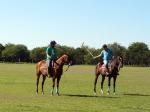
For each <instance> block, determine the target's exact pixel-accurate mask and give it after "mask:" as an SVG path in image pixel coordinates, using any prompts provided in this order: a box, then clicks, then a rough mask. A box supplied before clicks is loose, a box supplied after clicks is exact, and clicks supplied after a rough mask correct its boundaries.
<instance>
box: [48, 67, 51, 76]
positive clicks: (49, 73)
mask: <svg viewBox="0 0 150 112" xmlns="http://www.w3.org/2000/svg"><path fill="white" fill-rule="evenodd" d="M48 77H49V78H50V77H52V69H51V67H48Z"/></svg>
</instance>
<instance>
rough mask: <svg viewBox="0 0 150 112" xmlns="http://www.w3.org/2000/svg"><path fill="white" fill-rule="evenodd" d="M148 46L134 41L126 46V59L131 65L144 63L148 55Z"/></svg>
mask: <svg viewBox="0 0 150 112" xmlns="http://www.w3.org/2000/svg"><path fill="white" fill-rule="evenodd" d="M148 53H149V49H148V46H147V45H146V44H145V43H143V42H134V43H132V44H131V45H130V46H129V47H128V51H127V59H128V61H129V64H131V65H144V64H146V63H147V60H148V59H149V57H148V56H147V54H148Z"/></svg>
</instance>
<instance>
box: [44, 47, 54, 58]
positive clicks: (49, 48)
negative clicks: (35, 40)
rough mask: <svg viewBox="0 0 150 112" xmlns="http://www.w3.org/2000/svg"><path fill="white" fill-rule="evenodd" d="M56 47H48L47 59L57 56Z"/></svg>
mask: <svg viewBox="0 0 150 112" xmlns="http://www.w3.org/2000/svg"><path fill="white" fill-rule="evenodd" d="M56 52H57V51H56V49H55V48H51V47H48V48H47V49H46V56H47V59H52V60H53V59H55V57H56Z"/></svg>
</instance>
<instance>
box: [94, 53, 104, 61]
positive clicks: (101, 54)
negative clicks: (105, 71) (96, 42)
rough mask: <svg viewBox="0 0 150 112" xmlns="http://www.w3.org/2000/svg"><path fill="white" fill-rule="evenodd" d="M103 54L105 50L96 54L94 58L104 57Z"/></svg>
mask: <svg viewBox="0 0 150 112" xmlns="http://www.w3.org/2000/svg"><path fill="white" fill-rule="evenodd" d="M102 56H103V51H102V52H101V53H100V55H98V56H95V57H94V59H96V58H100V57H102Z"/></svg>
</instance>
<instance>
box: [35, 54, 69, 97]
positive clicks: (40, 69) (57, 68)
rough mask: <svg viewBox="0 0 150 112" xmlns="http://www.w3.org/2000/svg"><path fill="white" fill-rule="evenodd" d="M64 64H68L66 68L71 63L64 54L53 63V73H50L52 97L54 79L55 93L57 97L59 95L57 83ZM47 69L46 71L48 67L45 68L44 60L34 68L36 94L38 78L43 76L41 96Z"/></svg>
mask: <svg viewBox="0 0 150 112" xmlns="http://www.w3.org/2000/svg"><path fill="white" fill-rule="evenodd" d="M65 63H67V64H68V67H69V66H70V65H71V63H72V61H71V59H70V57H69V56H68V55H66V54H64V55H62V56H61V57H60V58H59V59H57V60H56V62H55V63H54V67H53V72H52V81H53V84H52V95H54V87H55V79H57V87H56V93H57V95H59V81H60V79H61V75H62V73H63V66H64V64H65ZM47 69H48V67H47V63H46V61H45V60H42V61H40V62H38V63H37V66H36V76H37V81H36V87H37V89H36V93H38V85H39V79H40V76H41V75H42V76H43V81H42V94H44V90H43V86H44V82H45V79H46V76H48V70H47Z"/></svg>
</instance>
